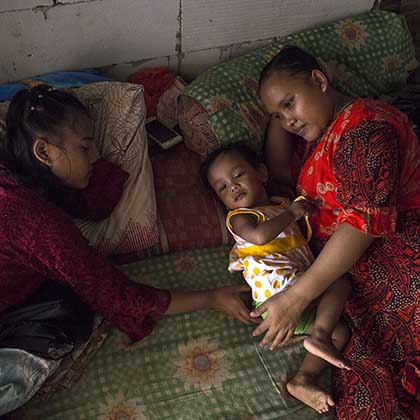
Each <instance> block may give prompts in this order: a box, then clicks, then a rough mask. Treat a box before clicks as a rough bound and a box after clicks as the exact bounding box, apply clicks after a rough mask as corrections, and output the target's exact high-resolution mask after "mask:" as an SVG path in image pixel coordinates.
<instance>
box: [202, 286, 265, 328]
mask: <svg viewBox="0 0 420 420" xmlns="http://www.w3.org/2000/svg"><path fill="white" fill-rule="evenodd" d="M249 291H250V288H249V286H248V285H246V284H242V285H238V286H226V287H220V288H219V289H214V290H211V291H210V293H211V294H212V296H211V299H212V307H213V309H216V310H218V311H222V312H224V313H225V314H226V315H228V316H230V317H232V318H236V319H238V320H239V321H241V322H243V323H244V324H247V325H251V324H258V320H256V319H254V318H252V317H251V316H250V315H249V309H248V308H247V307H246V306H245V303H244V302H243V300H242V299H241V298H240V296H239V294H240V293H243V292H249Z"/></svg>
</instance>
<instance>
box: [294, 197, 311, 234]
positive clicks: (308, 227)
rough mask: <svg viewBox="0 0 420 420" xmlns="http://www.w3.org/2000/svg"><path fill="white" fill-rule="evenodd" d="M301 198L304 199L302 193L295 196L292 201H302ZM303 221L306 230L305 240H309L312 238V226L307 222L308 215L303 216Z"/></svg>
mask: <svg viewBox="0 0 420 420" xmlns="http://www.w3.org/2000/svg"><path fill="white" fill-rule="evenodd" d="M302 200H306V197H304V196H303V195H300V196H299V197H297V198H295V199H294V200H293V202H295V201H302ZM305 222H306V227H307V230H308V232H307V235H306V240H307V241H308V242H309V241H310V240H311V238H312V226H311V224H310V223H309V216H305Z"/></svg>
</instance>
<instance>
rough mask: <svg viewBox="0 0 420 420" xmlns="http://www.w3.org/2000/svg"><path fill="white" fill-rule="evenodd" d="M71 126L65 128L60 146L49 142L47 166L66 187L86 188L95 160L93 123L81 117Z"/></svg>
mask: <svg viewBox="0 0 420 420" xmlns="http://www.w3.org/2000/svg"><path fill="white" fill-rule="evenodd" d="M72 125H73V126H72V127H68V128H65V129H64V130H63V134H62V137H61V145H60V147H58V146H54V145H53V144H51V143H49V145H48V146H49V152H48V156H49V163H48V164H49V166H50V169H51V172H52V173H53V174H54V175H55V176H56V177H57V178H58V179H59V180H60V181H61V182H62V183H63V184H64V185H66V186H67V187H70V188H75V189H83V188H86V187H87V185H88V184H89V179H90V177H91V175H92V165H93V163H94V161H95V160H96V156H97V155H96V148H95V145H94V143H93V125H92V122H91V121H90V120H89V119H88V118H82V119H81V120H80V121H77V123H74V124H72Z"/></svg>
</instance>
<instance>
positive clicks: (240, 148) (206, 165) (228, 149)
mask: <svg viewBox="0 0 420 420" xmlns="http://www.w3.org/2000/svg"><path fill="white" fill-rule="evenodd" d="M227 153H236V154H237V155H239V156H240V157H241V158H243V159H244V160H246V161H247V162H248V163H249V164H250V165H251V166H253V167H254V168H257V166H258V164H259V163H261V160H260V158H259V155H258V153H257V152H255V151H254V150H252V149H251V148H250V147H249V146H247V145H246V144H245V143H243V142H240V143H235V144H231V145H229V146H223V147H221V148H220V149H216V150H214V151H213V152H211V153H210V154H209V155H208V156H207V158H206V160H205V161H204V162H203V163H202V164H201V167H200V175H201V180H202V182H203V184H204V185H205V186H207V188H209V189H211V190H212V187H211V185H210V184H209V181H208V179H207V175H208V173H209V170H210V167H211V165H213V163H214V161H215V160H216V159H217V158H218V157H219V156H220V155H223V154H227Z"/></svg>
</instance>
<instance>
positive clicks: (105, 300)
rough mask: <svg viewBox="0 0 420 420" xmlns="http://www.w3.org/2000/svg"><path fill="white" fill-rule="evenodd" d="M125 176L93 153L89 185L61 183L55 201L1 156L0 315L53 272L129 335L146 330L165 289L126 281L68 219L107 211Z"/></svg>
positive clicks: (163, 304)
mask: <svg viewBox="0 0 420 420" xmlns="http://www.w3.org/2000/svg"><path fill="white" fill-rule="evenodd" d="M127 177H128V174H127V173H125V172H124V171H122V170H121V169H119V168H118V167H116V166H115V165H113V164H111V163H110V162H107V161H105V160H99V161H98V162H97V163H96V164H95V166H94V173H93V175H92V177H91V180H90V183H89V185H88V187H87V188H86V189H84V190H71V189H68V190H66V191H65V193H64V194H63V198H62V200H61V201H60V206H58V205H57V204H54V203H52V202H51V201H49V200H48V199H47V197H46V194H45V193H44V192H43V190H41V189H39V188H34V187H28V186H26V185H24V184H22V183H19V182H18V181H15V180H14V179H13V178H12V177H10V175H9V174H8V172H7V170H6V169H5V166H4V165H3V164H2V163H1V162H0V316H1V314H3V313H5V312H7V311H9V310H11V309H14V308H16V307H19V306H20V305H22V304H24V302H25V300H26V299H27V298H28V297H29V296H30V295H31V294H32V293H33V292H35V291H36V290H37V289H38V288H39V287H40V286H41V285H42V284H43V283H44V282H45V281H47V280H56V281H61V282H64V283H67V284H68V285H70V286H71V287H72V288H73V290H74V291H75V292H76V293H77V294H78V295H79V296H80V298H81V299H82V300H83V301H84V302H85V303H86V304H88V305H89V306H90V307H91V308H92V309H93V310H94V311H96V312H99V313H101V314H102V315H103V316H104V318H105V319H107V320H108V321H110V322H111V323H113V324H114V325H115V326H116V327H118V328H119V329H120V330H122V331H124V332H126V333H127V334H129V335H130V337H131V338H132V339H134V340H138V339H141V338H143V337H145V336H146V335H148V334H149V333H150V332H151V330H152V328H153V325H154V323H155V321H156V320H157V319H158V318H159V317H160V316H161V315H162V314H163V313H164V312H165V311H166V309H167V307H168V305H169V302H170V294H169V292H168V291H166V290H159V289H155V288H153V287H151V286H147V285H142V284H139V283H134V282H133V281H131V280H130V279H129V278H128V277H127V276H126V275H125V274H124V273H122V272H121V271H120V270H118V269H117V268H115V267H114V266H113V265H111V264H110V263H109V262H107V261H106V260H105V259H104V258H103V257H102V256H101V255H99V254H98V253H97V252H96V251H95V249H94V248H93V247H92V246H91V245H89V242H88V241H87V239H85V238H84V236H83V235H82V234H81V233H80V231H79V230H78V229H77V227H76V226H75V225H74V223H73V220H72V217H78V218H85V219H90V220H101V219H104V218H106V217H107V216H108V215H109V214H110V213H111V212H112V210H113V209H114V207H115V205H116V204H117V203H118V201H119V199H120V197H121V194H122V190H123V186H124V183H125V181H126V179H127ZM63 209H64V210H65V211H64V210H63ZM71 216H72V217H71Z"/></svg>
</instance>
